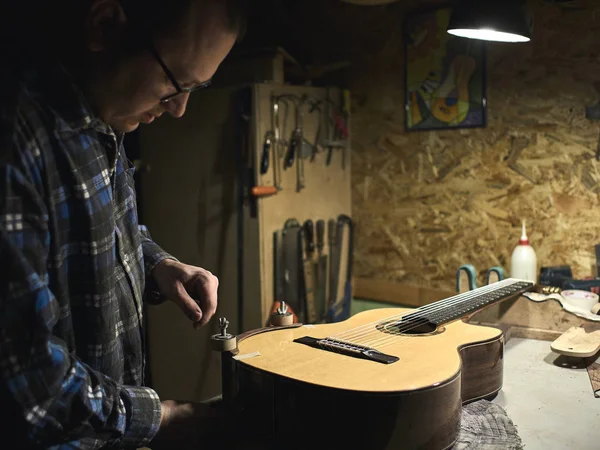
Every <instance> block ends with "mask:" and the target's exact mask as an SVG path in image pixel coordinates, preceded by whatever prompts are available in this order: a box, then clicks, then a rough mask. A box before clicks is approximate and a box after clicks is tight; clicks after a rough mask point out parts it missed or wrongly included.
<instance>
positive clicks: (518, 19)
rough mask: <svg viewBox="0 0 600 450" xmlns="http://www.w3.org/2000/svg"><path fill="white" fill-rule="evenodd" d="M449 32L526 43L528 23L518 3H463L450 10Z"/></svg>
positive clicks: (478, 0) (494, 0) (488, 0)
mask: <svg viewBox="0 0 600 450" xmlns="http://www.w3.org/2000/svg"><path fill="white" fill-rule="evenodd" d="M448 33H450V34H452V35H454V36H460V37H466V38H470V39H481V40H485V41H496V42H528V41H530V40H531V22H530V20H529V18H528V17H527V13H526V11H525V5H524V2H523V1H521V0H466V1H463V2H461V3H459V4H458V5H457V6H456V7H454V9H453V11H452V17H451V18H450V23H449V25H448Z"/></svg>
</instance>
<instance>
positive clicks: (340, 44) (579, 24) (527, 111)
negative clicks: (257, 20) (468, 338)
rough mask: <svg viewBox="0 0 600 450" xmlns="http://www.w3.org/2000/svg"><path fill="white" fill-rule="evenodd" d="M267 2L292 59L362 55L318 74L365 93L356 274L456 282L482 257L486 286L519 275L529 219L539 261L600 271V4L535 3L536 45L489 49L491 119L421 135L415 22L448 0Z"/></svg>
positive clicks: (359, 107) (356, 101)
mask: <svg viewBox="0 0 600 450" xmlns="http://www.w3.org/2000/svg"><path fill="white" fill-rule="evenodd" d="M262 2H263V3H266V4H267V5H268V7H269V11H271V12H272V16H273V15H274V16H275V17H276V19H275V20H271V19H270V23H271V24H272V26H270V27H269V33H270V35H273V36H275V37H274V39H276V42H277V43H278V44H279V45H283V46H284V47H285V48H286V50H288V51H290V53H291V54H292V55H294V56H295V57H297V58H298V59H301V60H303V61H310V63H311V64H312V65H313V66H314V67H316V68H317V69H318V68H319V67H327V65H328V64H329V65H332V64H334V63H337V62H342V63H344V62H349V63H350V68H349V69H347V70H346V71H345V72H343V73H340V72H335V73H331V76H329V77H322V78H321V79H317V80H313V82H316V83H336V84H338V85H341V86H343V87H347V88H349V89H350V90H351V92H352V99H353V102H352V114H353V135H352V148H353V159H352V167H353V171H352V186H353V192H352V199H353V205H352V213H353V217H354V219H355V222H356V228H355V230H356V241H355V243H356V248H355V274H356V276H358V277H364V278H371V279H381V280H385V281H392V282H400V283H407V284H414V285H418V286H423V287H433V288H440V289H454V288H455V274H456V270H457V269H458V267H459V266H460V265H461V264H464V263H471V264H473V265H475V267H476V268H477V269H478V270H479V272H480V276H479V282H480V283H482V282H483V279H484V274H485V271H486V270H487V269H488V268H490V267H492V266H494V265H502V266H504V267H505V269H506V270H507V271H509V270H510V254H511V252H512V249H513V247H514V246H515V245H516V243H517V241H518V239H519V236H520V223H521V220H525V221H526V222H527V225H528V229H529V234H530V238H531V241H532V244H533V246H534V248H535V250H536V252H537V255H538V265H539V266H541V265H562V264H569V265H571V267H572V269H573V272H574V275H575V276H576V277H585V276H590V275H592V274H593V269H592V267H593V265H594V263H595V256H594V252H593V248H594V245H595V244H596V243H597V242H600V233H598V232H597V230H599V229H600V224H597V223H600V211H599V210H598V195H597V192H598V182H600V167H599V163H598V162H597V161H596V160H595V158H594V152H595V149H596V147H597V146H598V137H599V135H600V123H599V122H593V121H589V120H587V119H586V118H585V107H586V106H588V105H592V104H595V103H596V102H598V101H600V94H598V92H597V91H596V89H595V88H594V82H595V81H596V80H600V50H599V48H600V30H599V29H600V2H597V1H595V0H575V1H573V2H568V4H567V5H566V6H567V7H565V6H564V5H563V6H560V5H558V4H556V3H552V2H550V1H549V0H533V1H532V2H531V6H532V8H533V18H534V23H535V25H534V36H533V40H532V42H531V43H527V44H499V43H492V44H489V45H488V54H487V56H488V85H487V100H488V126H487V128H484V129H472V130H455V131H444V132H440V131H432V132H413V133H407V132H405V129H404V62H403V53H404V49H403V42H402V26H401V25H402V21H403V19H404V17H406V13H407V12H410V11H414V10H415V9H416V8H422V7H423V6H424V5H423V4H425V3H429V4H433V3H436V4H440V5H442V4H444V5H445V4H447V3H446V2H424V1H417V0H402V1H398V2H396V3H392V4H390V5H386V6H380V7H377V6H372V7H367V6H356V5H350V4H348V3H344V2H337V1H336V2H333V1H332V2H322V1H321V0H289V1H287V2H276V1H274V0H262ZM563 3H564V2H563ZM256 14H262V12H260V11H257V13H256ZM269 17H271V16H269ZM277 27H279V29H277ZM307 30H310V33H307V32H306V31H307ZM519 151H520V152H521V153H520V157H519V159H518V160H517V161H516V164H514V161H513V160H512V159H511V158H510V157H511V155H513V154H514V153H518V152H519ZM511 166H512V167H513V168H511Z"/></svg>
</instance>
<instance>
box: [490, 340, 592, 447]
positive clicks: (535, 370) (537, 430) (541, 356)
mask: <svg viewBox="0 0 600 450" xmlns="http://www.w3.org/2000/svg"><path fill="white" fill-rule="evenodd" d="M504 356H505V358H504V385H503V387H502V390H501V391H500V392H499V394H498V396H497V397H496V398H495V399H494V402H495V403H498V404H500V405H501V406H503V407H504V408H505V409H506V411H507V413H508V416H509V417H510V419H511V420H512V421H513V423H514V424H515V425H516V426H517V429H518V432H519V436H520V437H521V439H522V441H523V445H524V446H525V449H526V450H554V449H556V450H568V449H574V450H575V449H576V450H598V448H600V399H599V398H595V397H594V393H593V391H592V387H591V383H590V379H589V377H588V374H587V371H586V369H585V366H583V365H575V367H573V365H572V364H571V363H572V362H574V361H575V360H570V359H568V358H565V357H563V356H561V355H558V354H556V353H554V352H552V350H551V349H550V342H549V341H542V340H536V339H522V338H511V339H509V341H508V342H507V343H506V346H505V354H504Z"/></svg>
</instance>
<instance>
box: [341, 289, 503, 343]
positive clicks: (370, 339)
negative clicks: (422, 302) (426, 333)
mask: <svg viewBox="0 0 600 450" xmlns="http://www.w3.org/2000/svg"><path fill="white" fill-rule="evenodd" d="M506 285H508V286H510V283H503V285H500V286H498V285H495V286H493V288H491V289H482V290H480V291H479V292H478V294H481V295H470V296H464V298H463V299H460V300H456V301H454V302H452V303H449V304H446V305H445V306H444V307H442V308H430V310H429V311H426V312H429V313H431V312H434V313H435V312H438V311H440V309H447V308H448V307H449V306H450V307H452V306H460V305H464V304H465V303H467V302H468V301H470V300H473V299H476V298H478V297H480V296H482V295H485V294H488V293H490V292H494V291H497V290H499V289H502V288H503V287H505V286H506ZM488 286H491V285H488ZM471 292H472V291H471ZM455 297H457V296H455ZM415 317H418V319H417V320H412V319H413V317H411V320H410V321H409V322H405V323H404V324H402V322H401V324H400V325H399V326H397V330H395V331H394V332H391V333H385V332H381V331H380V330H379V329H377V328H375V329H373V328H371V331H372V332H371V333H368V332H366V333H363V336H365V335H366V338H365V337H362V339H361V340H360V342H361V344H362V345H365V346H370V347H375V346H376V345H377V346H380V345H387V344H386V342H389V343H392V342H399V340H396V338H397V337H399V336H404V337H408V336H410V335H409V334H408V332H409V331H411V330H413V329H416V328H418V327H420V326H422V325H425V324H427V323H428V322H429V320H428V319H427V317H424V315H423V314H421V315H418V314H417V315H416V316H415ZM404 318H406V316H403V319H404ZM457 319H459V318H457ZM385 322H386V321H385V320H384V323H385ZM434 331H435V330H432V331H431V332H434ZM353 339H354V338H353Z"/></svg>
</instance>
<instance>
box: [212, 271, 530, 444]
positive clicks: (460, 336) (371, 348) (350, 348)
mask: <svg viewBox="0 0 600 450" xmlns="http://www.w3.org/2000/svg"><path fill="white" fill-rule="evenodd" d="M534 287H535V285H534V283H531V282H527V281H523V280H517V279H514V278H508V279H505V280H502V281H498V282H496V283H492V284H489V285H486V286H483V287H481V288H476V289H474V290H471V291H468V292H465V293H461V294H458V295H456V296H453V297H450V298H447V299H445V300H440V301H438V302H435V303H431V304H429V305H426V306H423V307H420V308H418V309H415V310H410V309H404V308H381V309H373V310H368V311H364V312H361V313H358V314H356V315H354V316H352V317H350V318H349V319H347V320H345V321H342V322H337V323H331V324H329V323H328V324H318V325H302V324H300V323H295V324H291V325H290V326H283V327H270V328H269V327H267V328H263V329H259V330H252V331H249V332H247V333H243V334H242V335H240V336H239V337H238V342H237V348H236V350H235V351H234V352H231V353H229V354H227V353H225V354H223V358H224V365H223V367H224V373H225V374H227V375H226V376H224V378H223V386H224V390H223V396H224V398H225V399H227V402H228V404H229V405H230V406H231V408H232V410H233V411H238V412H239V413H240V414H239V417H240V418H241V419H240V420H241V421H242V422H243V427H244V433H250V434H254V435H256V434H259V435H264V436H263V437H264V438H265V440H267V441H268V442H277V443H278V445H276V447H275V448H277V449H278V450H284V449H294V450H295V449H308V448H310V449H321V448H323V449H326V448H327V449H330V448H340V449H342V448H344V449H369V450H392V449H394V450H395V449H431V450H443V449H447V448H450V447H451V446H452V445H453V444H454V442H455V441H456V439H457V436H458V431H459V427H460V415H461V408H462V405H463V404H464V403H466V402H470V401H473V400H477V399H481V398H490V397H492V396H494V395H495V394H496V393H497V392H498V391H499V390H500V389H501V387H502V376H503V349H504V337H503V333H502V331H501V330H499V329H496V328H492V327H485V326H478V325H474V324H469V323H467V319H468V317H469V316H470V315H472V314H474V313H475V312H477V311H479V310H481V309H483V308H486V307H488V306H491V305H493V304H496V303H498V302H500V301H504V300H508V299H511V298H515V297H518V296H519V295H521V294H523V293H524V292H527V291H530V290H532V289H534ZM319 427H325V429H326V430H328V432H324V433H322V436H324V437H320V438H319V439H316V440H315V439H312V438H311V436H313V435H312V434H311V433H310V432H308V431H309V430H312V429H317V428H319ZM246 428H247V429H246ZM319 434H321V433H319ZM284 444H285V445H284Z"/></svg>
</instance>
